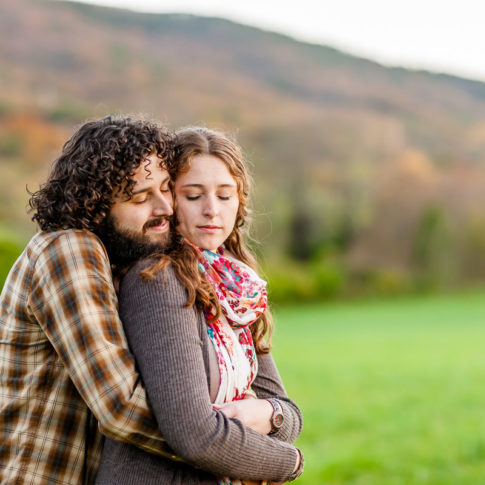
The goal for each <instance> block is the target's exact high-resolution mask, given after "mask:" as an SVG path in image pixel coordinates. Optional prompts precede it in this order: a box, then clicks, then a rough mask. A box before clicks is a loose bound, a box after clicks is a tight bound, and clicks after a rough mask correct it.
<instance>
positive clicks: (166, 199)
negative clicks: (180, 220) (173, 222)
mask: <svg viewBox="0 0 485 485" xmlns="http://www.w3.org/2000/svg"><path fill="white" fill-rule="evenodd" d="M153 214H154V215H155V216H171V215H172V214H173V200H172V194H166V193H161V194H159V195H158V197H157V198H156V199H155V202H154V206H153Z"/></svg>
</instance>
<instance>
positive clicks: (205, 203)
mask: <svg viewBox="0 0 485 485" xmlns="http://www.w3.org/2000/svg"><path fill="white" fill-rule="evenodd" d="M175 198H176V214H177V219H178V223H179V225H178V226H177V229H178V231H179V232H180V234H182V236H184V237H185V238H186V239H188V240H189V241H190V242H191V243H193V244H195V245H196V246H198V247H199V248H201V249H209V250H211V251H215V250H216V249H217V248H218V247H219V246H221V244H222V243H223V242H224V241H225V240H226V239H227V237H228V236H229V234H231V232H232V230H233V228H234V224H235V222H236V216H237V210H238V208H239V196H238V192H237V185H236V181H235V180H234V178H233V177H232V175H231V174H230V172H229V170H228V168H227V167H226V165H225V163H224V162H222V160H220V159H219V158H217V157H215V156H213V155H196V156H195V157H194V158H193V159H192V162H191V166H190V169H189V171H188V172H186V173H182V174H180V175H179V176H178V177H177V180H176V181H175Z"/></svg>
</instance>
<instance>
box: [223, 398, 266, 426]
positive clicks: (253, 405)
mask: <svg viewBox="0 0 485 485" xmlns="http://www.w3.org/2000/svg"><path fill="white" fill-rule="evenodd" d="M213 408H214V409H218V410H219V411H221V412H223V413H224V414H225V415H226V416H227V417H228V418H237V419H239V421H241V422H242V423H243V424H244V425H245V426H247V427H248V428H251V429H254V430H255V431H258V432H259V433H262V434H268V433H269V432H270V431H271V416H272V415H273V406H272V405H271V403H269V402H268V401H267V400H266V399H242V400H240V401H232V402H229V403H226V404H213Z"/></svg>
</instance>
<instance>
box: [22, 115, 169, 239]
mask: <svg viewBox="0 0 485 485" xmlns="http://www.w3.org/2000/svg"><path fill="white" fill-rule="evenodd" d="M173 145H174V135H173V134H172V133H170V132H169V131H168V130H167V129H165V128H164V127H162V126H161V125H159V124H157V123H155V122H152V121H142V120H133V119H131V118H129V117H112V116H107V117H105V118H102V119H99V120H95V121H90V122H87V123H85V124H84V125H82V126H81V128H79V130H78V131H77V132H76V133H75V134H74V135H73V136H72V137H71V139H69V140H68V141H67V142H66V143H65V145H64V147H63V149H62V153H61V156H60V157H59V158H58V159H57V160H56V161H55V162H54V166H53V168H52V171H51V173H50V175H49V178H48V180H47V182H46V183H45V184H44V185H43V186H41V188H40V190H38V191H37V192H35V193H33V194H32V196H31V198H30V201H29V205H30V208H31V210H32V211H34V215H33V217H32V220H33V221H34V222H36V223H37V224H38V225H39V227H40V228H41V229H42V230H43V231H55V230H60V229H88V230H90V231H93V232H95V233H96V232H97V229H98V228H99V227H100V225H101V224H103V222H104V221H105V220H106V217H107V216H108V214H109V212H110V209H111V207H112V205H113V202H114V197H115V195H116V194H121V195H124V196H126V197H127V198H129V197H130V196H131V194H132V191H133V186H134V181H133V176H134V173H135V172H136V170H137V169H138V167H139V166H140V164H142V163H143V162H144V160H145V159H146V158H147V157H148V156H150V155H151V154H157V156H158V157H159V158H160V160H161V162H160V165H161V166H162V167H164V168H166V169H167V170H168V169H169V168H170V167H171V164H172V163H173ZM146 169H147V170H148V171H149V167H147V168H146Z"/></svg>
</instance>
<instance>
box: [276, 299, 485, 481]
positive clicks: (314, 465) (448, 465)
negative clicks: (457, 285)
mask: <svg viewBox="0 0 485 485" xmlns="http://www.w3.org/2000/svg"><path fill="white" fill-rule="evenodd" d="M275 315H276V325H277V327H276V331H275V336H274V350H273V354H274V356H275V359H276V361H277V364H278V367H279V369H280V373H281V374H282V376H283V379H284V382H285V385H286V388H287V390H288V393H289V394H290V396H292V397H293V398H294V399H295V400H296V401H297V402H298V404H299V405H300V406H301V408H302V410H303V414H304V419H305V426H304V431H303V433H302V435H301V437H300V439H299V441H298V446H300V447H301V448H302V450H303V451H304V453H305V458H306V463H307V464H306V467H305V474H304V476H303V477H302V478H301V479H300V480H299V481H298V483H301V484H334V485H337V484H338V485H340V484H347V485H350V484H352V485H357V484H358V485H411V484H413V485H414V484H415V485H424V484H433V485H481V484H485V291H482V292H474V293H467V294H461V295H453V296H441V297H432V298H431V297H429V298H424V297H423V298H416V299H405V300H394V301H373V302H357V303H356V302H352V303H339V304H329V305H307V306H294V307H293V306H292V307H286V308H285V307H282V308H280V309H278V310H277V311H276V312H275Z"/></svg>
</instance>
